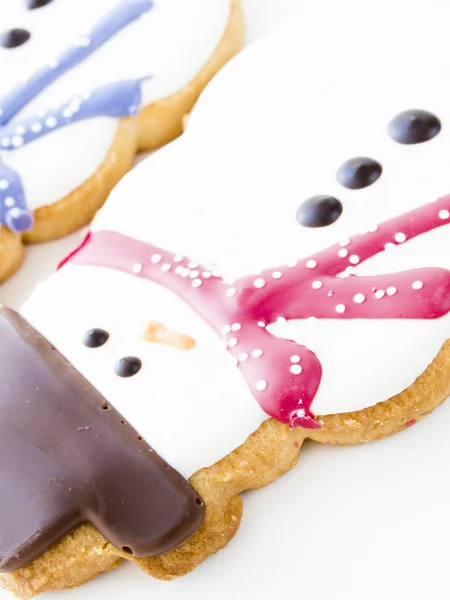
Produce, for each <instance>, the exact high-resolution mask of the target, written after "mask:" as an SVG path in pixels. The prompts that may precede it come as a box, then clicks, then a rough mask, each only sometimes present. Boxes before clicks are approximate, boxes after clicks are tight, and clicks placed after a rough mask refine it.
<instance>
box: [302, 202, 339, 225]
mask: <svg viewBox="0 0 450 600" xmlns="http://www.w3.org/2000/svg"><path fill="white" fill-rule="evenodd" d="M342 210H343V209H342V204H341V203H340V202H339V200H338V199H337V198H333V196H313V197H312V198H310V199H309V200H306V201H305V202H303V204H302V205H301V206H300V208H299V209H298V211H297V219H298V222H299V223H300V225H304V226H305V227H326V226H327V225H331V224H332V223H334V222H335V221H337V220H338V219H339V217H340V216H341V214H342Z"/></svg>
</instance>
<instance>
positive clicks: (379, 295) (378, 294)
mask: <svg viewBox="0 0 450 600" xmlns="http://www.w3.org/2000/svg"><path fill="white" fill-rule="evenodd" d="M385 295H386V292H385V291H384V290H377V291H376V292H375V298H376V299H377V300H381V298H384V297H385Z"/></svg>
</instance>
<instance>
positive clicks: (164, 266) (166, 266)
mask: <svg viewBox="0 0 450 600" xmlns="http://www.w3.org/2000/svg"><path fill="white" fill-rule="evenodd" d="M171 268H172V267H171V266H170V265H169V263H163V264H162V265H161V271H162V272H163V273H167V271H170V269H171Z"/></svg>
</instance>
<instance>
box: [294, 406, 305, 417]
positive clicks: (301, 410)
mask: <svg viewBox="0 0 450 600" xmlns="http://www.w3.org/2000/svg"><path fill="white" fill-rule="evenodd" d="M295 414H296V415H297V417H300V418H303V417H304V416H305V415H306V413H305V411H304V409H303V408H299V409H298V410H297V411H295Z"/></svg>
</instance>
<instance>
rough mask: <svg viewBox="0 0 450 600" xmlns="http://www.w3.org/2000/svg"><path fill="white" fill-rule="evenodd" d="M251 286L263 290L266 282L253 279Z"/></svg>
mask: <svg viewBox="0 0 450 600" xmlns="http://www.w3.org/2000/svg"><path fill="white" fill-rule="evenodd" d="M253 285H254V286H255V288H263V287H264V286H265V285H266V282H265V281H264V279H261V278H259V279H255V281H254V282H253Z"/></svg>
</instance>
